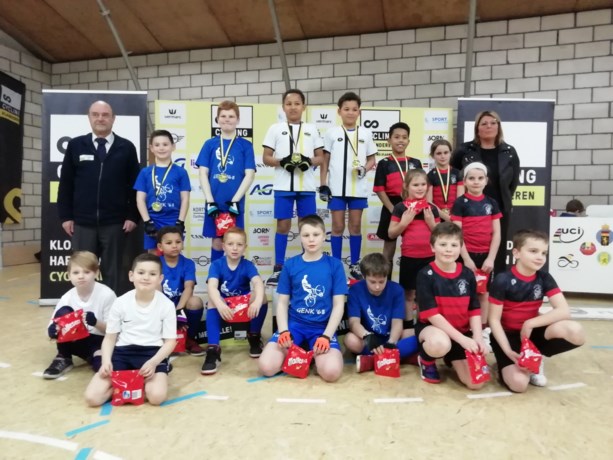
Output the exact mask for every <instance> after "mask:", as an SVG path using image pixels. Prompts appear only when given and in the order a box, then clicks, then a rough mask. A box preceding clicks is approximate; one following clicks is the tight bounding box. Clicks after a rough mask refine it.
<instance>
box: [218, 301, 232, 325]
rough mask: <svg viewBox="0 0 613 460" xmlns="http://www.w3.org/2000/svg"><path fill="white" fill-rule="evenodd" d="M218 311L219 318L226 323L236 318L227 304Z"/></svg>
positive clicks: (219, 307)
mask: <svg viewBox="0 0 613 460" xmlns="http://www.w3.org/2000/svg"><path fill="white" fill-rule="evenodd" d="M217 311H218V312H219V316H221V317H222V318H223V319H224V321H230V320H231V319H232V317H233V316H234V312H233V311H232V309H231V308H230V307H228V306H227V305H226V304H225V303H224V304H223V305H220V306H218V307H217Z"/></svg>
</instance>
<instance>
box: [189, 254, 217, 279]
mask: <svg viewBox="0 0 613 460" xmlns="http://www.w3.org/2000/svg"><path fill="white" fill-rule="evenodd" d="M217 260H222V259H217ZM217 260H216V261H215V262H214V263H212V264H211V268H210V269H209V276H207V278H206V280H207V281H208V280H210V279H211V278H215V279H220V278H221V268H220V266H219V264H218V263H216V262H217ZM194 266H195V264H194Z"/></svg>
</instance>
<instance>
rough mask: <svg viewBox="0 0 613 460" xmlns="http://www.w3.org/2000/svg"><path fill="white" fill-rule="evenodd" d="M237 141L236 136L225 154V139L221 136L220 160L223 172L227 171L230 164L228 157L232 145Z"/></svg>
mask: <svg viewBox="0 0 613 460" xmlns="http://www.w3.org/2000/svg"><path fill="white" fill-rule="evenodd" d="M235 140H236V135H234V137H232V140H231V141H230V145H228V150H226V151H225V152H224V151H223V139H222V137H221V136H219V160H220V162H221V165H220V170H221V172H225V171H226V164H227V163H228V155H230V149H231V148H232V144H234V141H235Z"/></svg>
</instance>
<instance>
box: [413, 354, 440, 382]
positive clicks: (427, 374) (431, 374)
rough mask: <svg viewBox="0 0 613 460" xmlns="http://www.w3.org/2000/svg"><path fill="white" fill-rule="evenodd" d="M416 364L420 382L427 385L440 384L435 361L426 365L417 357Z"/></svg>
mask: <svg viewBox="0 0 613 460" xmlns="http://www.w3.org/2000/svg"><path fill="white" fill-rule="evenodd" d="M417 363H418V364H419V372H420V374H421V378H422V380H424V381H425V382H428V383H441V376H440V375H439V373H438V369H437V367H436V361H432V362H430V363H426V362H424V361H422V359H421V356H418V357H417Z"/></svg>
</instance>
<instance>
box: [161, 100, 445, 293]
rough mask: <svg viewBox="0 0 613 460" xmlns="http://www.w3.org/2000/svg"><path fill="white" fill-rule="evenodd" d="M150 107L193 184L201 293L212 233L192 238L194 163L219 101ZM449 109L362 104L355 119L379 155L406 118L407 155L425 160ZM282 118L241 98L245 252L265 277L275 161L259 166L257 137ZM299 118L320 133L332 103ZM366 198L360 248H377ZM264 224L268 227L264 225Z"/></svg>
mask: <svg viewBox="0 0 613 460" xmlns="http://www.w3.org/2000/svg"><path fill="white" fill-rule="evenodd" d="M155 112H156V115H155V120H156V121H155V125H156V128H158V129H168V130H169V131H170V132H171V133H172V134H173V136H175V138H176V140H177V142H179V143H180V144H181V145H180V146H179V145H177V150H176V151H175V153H174V155H173V159H174V161H175V162H176V163H177V164H179V165H181V166H184V167H185V169H186V170H187V171H188V173H189V176H190V181H191V184H192V192H191V197H190V203H191V206H190V207H191V209H190V213H189V215H188V218H187V222H186V226H187V233H188V234H187V236H186V240H185V251H184V252H185V254H186V256H187V257H190V258H192V259H194V260H195V261H196V269H197V274H198V285H197V286H196V292H198V293H202V292H204V291H205V284H204V281H205V280H206V274H207V273H208V265H209V264H210V261H209V260H208V257H210V245H211V240H210V239H207V238H197V237H196V236H197V235H201V234H202V225H203V221H204V195H203V193H202V190H201V188H200V183H199V179H198V169H197V168H196V166H195V163H196V160H197V158H198V154H199V152H200V149H201V148H202V145H203V144H204V142H205V141H206V140H207V139H209V138H210V136H212V135H215V134H216V133H218V132H219V126H218V125H217V123H216V122H215V117H216V115H217V104H216V103H211V102H200V101H181V102H177V101H156V104H155ZM451 116H452V111H451V110H450V109H426V108H378V107H377V108H371V107H368V108H363V109H362V116H361V120H360V124H361V125H362V126H367V127H369V129H371V130H372V132H373V136H374V138H375V143H376V144H377V147H378V149H379V155H378V158H382V157H384V156H386V155H388V154H389V153H390V149H389V146H388V144H387V139H388V137H389V128H390V126H391V125H393V124H394V123H396V122H398V121H404V122H405V123H407V124H408V125H409V126H410V127H411V144H410V146H409V148H408V150H407V154H408V155H409V156H411V157H414V158H418V159H420V160H421V161H422V163H423V164H424V165H427V164H428V160H427V159H428V152H429V148H430V143H431V142H432V141H433V140H434V139H436V138H438V137H443V138H445V139H449V138H451V137H452V132H451V126H452V123H451ZM284 120H285V115H284V113H283V110H282V108H281V106H280V105H279V104H248V105H240V123H239V126H238V130H239V135H241V136H243V137H246V138H247V139H248V140H249V141H251V142H252V143H253V145H254V151H255V159H256V164H257V173H256V175H255V180H254V181H253V184H251V186H250V187H249V189H248V191H247V197H246V200H247V201H246V209H245V230H246V231H247V254H246V257H247V258H248V259H249V260H252V261H254V263H255V264H256V265H257V268H258V271H259V272H260V274H261V275H262V277H263V278H264V279H265V278H267V277H268V276H269V275H270V274H271V273H272V267H273V265H274V238H275V232H276V222H275V219H274V212H273V205H274V192H273V183H274V168H271V167H268V166H265V165H264V162H263V160H262V151H263V148H262V142H263V140H264V136H265V135H266V132H267V130H268V128H269V127H270V125H272V124H273V123H276V122H278V121H284ZM303 120H304V121H307V122H309V123H313V124H315V126H316V127H317V128H318V130H319V133H320V135H321V136H322V137H323V136H324V135H325V132H326V130H328V129H329V128H331V127H333V126H335V125H337V124H339V123H340V118H339V117H338V113H337V107H333V106H309V107H308V108H307V110H306V112H305V114H304V116H303ZM426 121H427V123H426ZM426 124H427V129H426ZM437 136H438V137H437ZM374 176H375V171H374V170H373V171H369V172H368V174H367V180H368V182H369V184H370V188H371V189H372V185H373V181H374ZM316 177H317V179H319V175H318V174H316ZM368 202H369V209H368V210H367V211H366V212H364V215H363V221H362V222H363V223H362V234H363V235H365V237H364V238H363V243H362V253H363V254H366V253H368V252H374V251H381V249H382V247H383V242H382V241H380V240H378V239H375V238H376V235H375V233H376V231H377V226H378V224H379V218H380V214H381V202H380V201H379V198H378V197H377V195H376V194H375V193H372V194H371V195H370V197H369V198H368ZM317 206H318V209H317V213H318V214H319V215H320V216H321V217H322V218H323V219H324V222H325V224H326V228H327V229H328V230H329V229H330V227H331V217H330V212H329V211H328V209H327V207H326V203H324V202H322V201H319V200H317ZM294 217H295V216H294ZM265 229H266V230H268V231H267V232H266V231H265ZM347 235H348V233H347ZM366 235H374V236H375V238H372V237H370V238H369V237H366ZM288 240H289V241H288V248H287V254H286V256H287V257H292V256H294V255H297V254H300V253H301V252H302V248H301V245H300V238H299V236H298V228H297V223H296V221H295V220H294V222H293V225H292V229H291V231H290V233H289V237H288ZM324 250H325V251H326V252H330V247H329V243H326V245H325V248H324ZM397 252H398V253H399V252H400V251H397ZM343 253H344V255H345V256H347V255H348V254H349V239H348V237H347V238H345V239H344V240H343ZM345 259H346V260H345V262H346V263H348V258H345ZM395 267H396V268H395V271H396V276H397V272H398V265H396V264H395Z"/></svg>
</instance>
